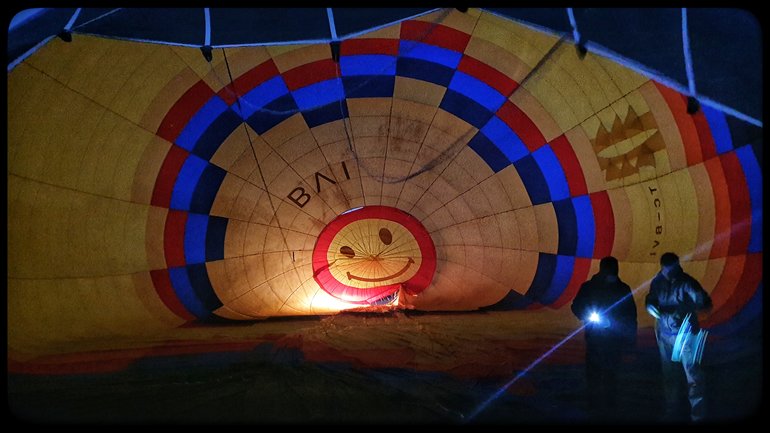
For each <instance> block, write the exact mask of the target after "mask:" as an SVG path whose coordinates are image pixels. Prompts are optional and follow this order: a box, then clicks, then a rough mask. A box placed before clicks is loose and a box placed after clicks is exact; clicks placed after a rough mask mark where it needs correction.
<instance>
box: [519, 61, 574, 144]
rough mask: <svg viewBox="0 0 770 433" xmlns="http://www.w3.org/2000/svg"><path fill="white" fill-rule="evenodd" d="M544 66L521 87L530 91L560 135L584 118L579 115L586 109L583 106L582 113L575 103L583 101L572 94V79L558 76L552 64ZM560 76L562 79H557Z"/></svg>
mask: <svg viewBox="0 0 770 433" xmlns="http://www.w3.org/2000/svg"><path fill="white" fill-rule="evenodd" d="M544 68H547V69H546V70H541V71H540V72H539V73H536V74H534V75H532V76H531V78H530V79H529V80H528V81H527V82H526V83H524V85H523V86H522V88H523V89H526V90H527V91H528V92H529V93H531V94H532V96H533V97H535V99H537V100H538V102H540V104H541V105H542V106H543V108H544V110H545V111H546V112H547V113H549V114H550V115H551V117H553V120H554V121H555V122H556V124H557V125H558V131H559V134H558V135H560V134H561V133H562V132H564V131H567V130H569V129H570V128H572V127H573V126H575V125H577V124H578V123H580V121H582V120H583V119H584V118H582V117H580V115H581V114H584V113H585V112H587V110H588V109H587V108H585V107H584V112H583V113H581V112H580V110H578V108H579V107H578V106H577V105H576V104H581V103H583V100H582V99H581V96H579V95H576V94H573V93H574V92H576V90H574V87H575V83H574V82H572V80H566V79H564V77H563V76H560V74H559V73H558V72H557V68H556V67H554V66H551V65H547V64H546V66H544ZM560 78H562V79H564V81H558V80H559V79H560ZM516 93H518V92H516Z"/></svg>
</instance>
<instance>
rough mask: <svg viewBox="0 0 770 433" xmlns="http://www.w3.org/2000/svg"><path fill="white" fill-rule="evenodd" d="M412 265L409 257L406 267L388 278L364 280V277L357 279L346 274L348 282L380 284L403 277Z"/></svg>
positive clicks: (412, 260)
mask: <svg viewBox="0 0 770 433" xmlns="http://www.w3.org/2000/svg"><path fill="white" fill-rule="evenodd" d="M412 263H414V259H412V258H411V257H409V261H408V262H406V265H404V267H403V268H401V270H400V271H398V272H396V273H395V274H393V275H390V276H388V277H383V278H365V277H359V276H357V275H353V274H351V273H350V272H348V280H358V281H365V282H367V283H379V282H381V281H387V280H390V279H393V278H396V277H398V276H400V275H403V274H404V272H406V271H407V269H409V266H411V265H412Z"/></svg>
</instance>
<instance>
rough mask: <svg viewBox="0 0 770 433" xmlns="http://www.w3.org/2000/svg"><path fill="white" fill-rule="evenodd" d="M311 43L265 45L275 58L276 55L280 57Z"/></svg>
mask: <svg viewBox="0 0 770 433" xmlns="http://www.w3.org/2000/svg"><path fill="white" fill-rule="evenodd" d="M309 46H310V45H308V44H297V45H271V46H267V47H265V49H266V50H267V52H268V53H270V57H272V58H273V59H275V58H276V57H280V56H282V55H283V54H286V53H290V52H292V51H296V50H301V49H303V48H307V47H309Z"/></svg>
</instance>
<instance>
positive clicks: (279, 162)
mask: <svg viewBox="0 0 770 433" xmlns="http://www.w3.org/2000/svg"><path fill="white" fill-rule="evenodd" d="M260 171H261V176H260ZM289 172H290V173H291V176H293V177H297V180H299V179H301V177H300V176H299V175H298V174H297V173H295V172H293V170H292V169H291V168H290V167H289V165H288V164H287V163H286V160H285V159H283V157H282V156H281V155H279V154H278V153H276V152H275V151H273V152H272V153H270V154H269V155H267V157H265V159H263V160H261V161H259V169H258V170H257V172H254V173H252V175H251V176H250V177H249V180H250V181H251V182H253V183H254V184H255V185H263V184H265V185H267V190H268V191H271V192H272V191H273V189H274V188H273V182H275V181H276V179H278V178H279V177H280V176H281V175H283V174H286V173H289ZM278 192H282V191H278Z"/></svg>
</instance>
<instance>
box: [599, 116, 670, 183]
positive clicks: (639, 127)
mask: <svg viewBox="0 0 770 433" xmlns="http://www.w3.org/2000/svg"><path fill="white" fill-rule="evenodd" d="M591 144H592V146H593V149H594V152H595V153H596V158H597V160H598V161H599V166H600V167H601V169H602V170H603V171H604V173H605V179H606V180H607V181H610V180H615V179H621V178H624V177H627V176H631V175H634V174H637V173H639V168H640V167H643V166H651V167H655V155H654V153H655V152H657V151H659V150H661V149H663V148H664V147H665V143H664V142H663V138H662V137H661V135H660V132H659V131H658V125H657V124H656V123H655V118H654V117H653V115H652V112H647V113H644V114H642V115H641V116H639V115H637V114H636V111H634V109H633V108H632V107H631V106H629V107H628V113H626V118H625V119H624V120H621V119H620V116H615V120H614V122H613V123H612V128H611V129H610V130H607V128H605V126H604V125H603V124H600V125H599V128H598V130H597V131H596V136H595V137H594V138H593V139H592V140H591Z"/></svg>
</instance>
